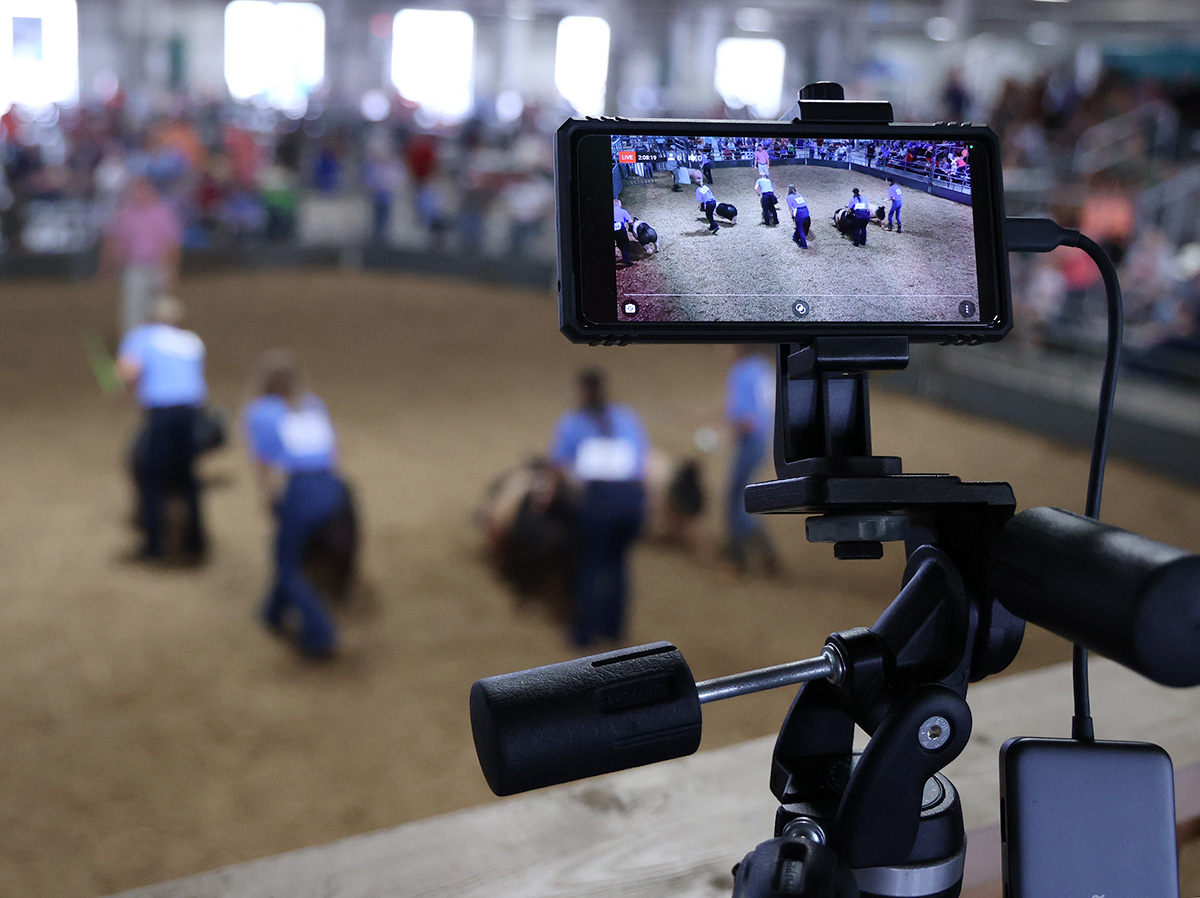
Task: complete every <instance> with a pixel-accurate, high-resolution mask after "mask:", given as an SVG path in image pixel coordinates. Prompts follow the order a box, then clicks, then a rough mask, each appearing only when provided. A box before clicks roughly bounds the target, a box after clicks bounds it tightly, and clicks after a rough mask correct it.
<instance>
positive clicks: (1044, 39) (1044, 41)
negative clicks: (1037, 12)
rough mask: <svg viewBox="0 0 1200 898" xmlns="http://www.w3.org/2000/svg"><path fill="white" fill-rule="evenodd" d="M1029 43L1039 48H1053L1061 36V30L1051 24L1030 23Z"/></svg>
mask: <svg viewBox="0 0 1200 898" xmlns="http://www.w3.org/2000/svg"><path fill="white" fill-rule="evenodd" d="M1027 34H1028V35H1029V42H1030V43H1031V44H1036V45H1037V46H1039V47H1053V46H1054V45H1055V44H1057V43H1058V39H1059V37H1061V35H1062V29H1061V28H1059V27H1058V26H1057V25H1055V24H1054V23H1053V22H1030V23H1029V30H1028V32H1027Z"/></svg>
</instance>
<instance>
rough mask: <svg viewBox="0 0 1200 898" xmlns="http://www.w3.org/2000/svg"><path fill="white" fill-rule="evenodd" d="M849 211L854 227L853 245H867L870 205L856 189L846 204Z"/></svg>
mask: <svg viewBox="0 0 1200 898" xmlns="http://www.w3.org/2000/svg"><path fill="white" fill-rule="evenodd" d="M846 205H847V206H848V207H849V209H850V220H851V223H852V224H853V225H854V245H855V246H866V245H867V225H868V224H869V223H870V221H871V205H870V203H868V202H867V200H866V198H865V197H864V196H863V195H862V194H860V193H859V192H858V188H857V187H855V188H854V192H853V193H851V195H850V202H849V203H847V204H846Z"/></svg>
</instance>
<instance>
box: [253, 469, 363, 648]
mask: <svg viewBox="0 0 1200 898" xmlns="http://www.w3.org/2000/svg"><path fill="white" fill-rule="evenodd" d="M348 501H349V493H348V491H347V490H346V486H345V484H343V483H342V481H341V480H340V479H339V478H338V477H337V476H336V475H335V474H333V473H332V472H330V471H305V472H298V473H295V474H292V476H291V477H290V478H289V480H288V485H287V489H286V490H285V491H284V494H283V498H281V499H280V500H279V502H278V503H277V505H276V506H275V513H276V517H277V526H278V529H277V530H276V533H275V579H274V582H273V583H272V585H271V591H270V593H269V594H268V595H267V598H266V601H265V602H264V603H263V608H262V617H263V621H264V622H265V623H266V624H267V626H268V627H270V628H271V629H272V630H276V631H282V630H285V629H290V628H291V627H293V626H294V627H295V628H296V629H295V632H294V633H293V635H294V637H295V639H296V643H297V646H298V647H299V649H300V651H302V652H304V654H306V655H314V656H322V655H328V654H329V653H330V652H332V651H333V648H334V644H335V643H336V641H337V629H336V627H335V626H334V623H333V617H332V616H331V615H330V613H329V610H328V609H327V608H326V607H325V603H324V602H322V601H321V597H320V596H319V595H318V594H317V591H316V589H315V588H314V587H313V585H312V583H311V582H309V579H308V578H307V577H306V576H305V575H304V572H303V570H302V566H303V564H304V550H305V547H306V546H307V545H308V541H309V539H310V538H311V537H312V535H313V534H314V533H315V532H316V531H317V530H319V529H320V528H321V527H322V526H323V525H324V524H325V523H326V522H327V521H328V520H329V519H330V518H331V517H332V516H333V515H335V514H337V513H338V512H339V511H341V510H342V509H343V508H344V507H345V506H346V504H347V502H348ZM289 611H291V612H293V613H294V614H295V617H296V618H297V620H296V621H295V622H294V623H292V622H288V624H287V625H286V626H285V621H284V616H285V614H287V613H288V612H289Z"/></svg>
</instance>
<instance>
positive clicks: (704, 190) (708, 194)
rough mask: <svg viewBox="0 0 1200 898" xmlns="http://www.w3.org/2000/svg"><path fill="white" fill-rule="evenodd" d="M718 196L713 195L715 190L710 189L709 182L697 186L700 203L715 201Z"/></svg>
mask: <svg viewBox="0 0 1200 898" xmlns="http://www.w3.org/2000/svg"><path fill="white" fill-rule="evenodd" d="M716 201H717V198H716V197H715V196H713V192H712V191H711V190H709V189H708V185H707V184H701V185H700V186H699V187H697V188H696V202H698V203H715V202H716Z"/></svg>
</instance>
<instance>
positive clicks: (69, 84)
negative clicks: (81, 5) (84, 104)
mask: <svg viewBox="0 0 1200 898" xmlns="http://www.w3.org/2000/svg"><path fill="white" fill-rule="evenodd" d="M78 99H79V20H78V13H77V12H76V8H75V0H0V114H3V113H5V112H7V111H8V109H9V107H11V106H12V105H14V104H20V105H22V106H28V107H31V108H34V109H42V108H45V107H47V106H50V105H52V104H54V103H65V104H71V103H74V102H75V101H76V100H78Z"/></svg>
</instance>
